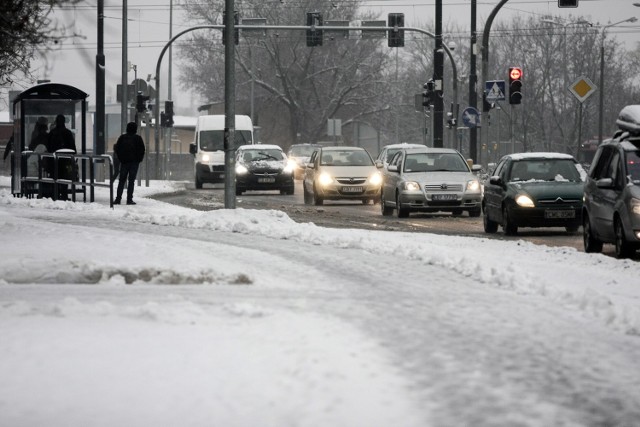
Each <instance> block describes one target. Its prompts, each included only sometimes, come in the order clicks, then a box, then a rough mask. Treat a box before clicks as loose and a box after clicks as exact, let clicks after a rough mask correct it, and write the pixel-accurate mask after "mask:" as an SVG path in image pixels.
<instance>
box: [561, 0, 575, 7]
mask: <svg viewBox="0 0 640 427" xmlns="http://www.w3.org/2000/svg"><path fill="white" fill-rule="evenodd" d="M558 7H578V0H558Z"/></svg>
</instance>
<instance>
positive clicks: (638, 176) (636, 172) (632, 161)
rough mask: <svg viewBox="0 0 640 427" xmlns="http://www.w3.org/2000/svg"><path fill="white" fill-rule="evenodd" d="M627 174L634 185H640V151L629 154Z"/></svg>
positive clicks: (629, 152)
mask: <svg viewBox="0 0 640 427" xmlns="http://www.w3.org/2000/svg"><path fill="white" fill-rule="evenodd" d="M627 173H628V174H629V179H630V180H631V181H632V182H633V183H634V184H636V185H638V184H640V150H639V151H628V152H627Z"/></svg>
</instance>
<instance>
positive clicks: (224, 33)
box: [222, 10, 240, 45]
mask: <svg viewBox="0 0 640 427" xmlns="http://www.w3.org/2000/svg"><path fill="white" fill-rule="evenodd" d="M239 24H240V14H239V13H238V11H236V10H234V11H233V25H234V27H233V38H234V44H236V45H237V44H238V43H240V30H239V29H238V25H239ZM222 25H227V12H226V11H224V12H222ZM222 44H223V45H224V44H227V30H226V29H225V28H223V29H222Z"/></svg>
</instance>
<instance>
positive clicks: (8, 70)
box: [0, 0, 79, 85]
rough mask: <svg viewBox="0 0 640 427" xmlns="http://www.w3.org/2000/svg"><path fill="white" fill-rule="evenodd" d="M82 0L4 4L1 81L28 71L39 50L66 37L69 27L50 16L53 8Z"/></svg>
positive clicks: (0, 38) (0, 18)
mask: <svg viewBox="0 0 640 427" xmlns="http://www.w3.org/2000/svg"><path fill="white" fill-rule="evenodd" d="M78 2H79V0H13V1H3V2H2V6H1V7H0V85H10V84H12V83H13V82H14V81H15V79H16V78H17V76H19V75H28V74H29V67H30V65H31V61H32V60H33V57H34V55H35V53H36V52H37V51H44V50H46V49H48V48H49V47H51V46H52V45H55V44H57V43H59V42H60V40H61V39H63V38H65V37H66V33H65V28H63V27H61V26H58V25H57V24H56V23H55V22H53V21H52V20H51V19H50V14H51V12H52V10H53V9H54V8H56V7H60V6H63V5H74V4H76V3H78Z"/></svg>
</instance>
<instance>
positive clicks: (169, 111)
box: [164, 101, 173, 128]
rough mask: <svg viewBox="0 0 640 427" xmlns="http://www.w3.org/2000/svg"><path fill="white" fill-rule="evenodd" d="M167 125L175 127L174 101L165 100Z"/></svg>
mask: <svg viewBox="0 0 640 427" xmlns="http://www.w3.org/2000/svg"><path fill="white" fill-rule="evenodd" d="M164 115H165V121H166V125H165V127H168V128H170V127H173V101H164Z"/></svg>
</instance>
